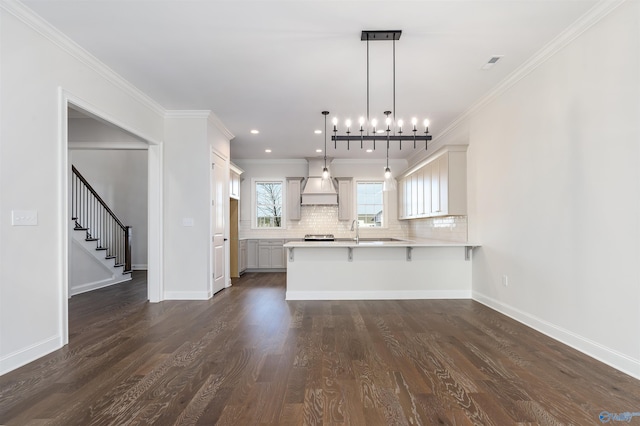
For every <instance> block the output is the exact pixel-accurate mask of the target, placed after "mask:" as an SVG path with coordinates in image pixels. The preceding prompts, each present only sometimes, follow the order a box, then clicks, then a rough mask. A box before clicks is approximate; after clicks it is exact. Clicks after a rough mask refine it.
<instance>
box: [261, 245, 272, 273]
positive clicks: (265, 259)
mask: <svg viewBox="0 0 640 426" xmlns="http://www.w3.org/2000/svg"><path fill="white" fill-rule="evenodd" d="M258 268H260V269H263V268H271V246H262V245H258Z"/></svg>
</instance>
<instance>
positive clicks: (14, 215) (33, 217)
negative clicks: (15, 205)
mask: <svg viewBox="0 0 640 426" xmlns="http://www.w3.org/2000/svg"><path fill="white" fill-rule="evenodd" d="M11 225H12V226H37V225H38V211H37V210H11Z"/></svg>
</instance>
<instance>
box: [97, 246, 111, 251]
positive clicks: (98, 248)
mask: <svg viewBox="0 0 640 426" xmlns="http://www.w3.org/2000/svg"><path fill="white" fill-rule="evenodd" d="M108 249H109V248H108V247H96V250H100V251H102V250H108Z"/></svg>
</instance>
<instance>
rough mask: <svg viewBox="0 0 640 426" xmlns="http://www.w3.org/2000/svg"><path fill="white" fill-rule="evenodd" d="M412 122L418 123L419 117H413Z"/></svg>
mask: <svg viewBox="0 0 640 426" xmlns="http://www.w3.org/2000/svg"><path fill="white" fill-rule="evenodd" d="M411 124H413V125H414V126H415V125H416V124H418V119H417V118H415V117H413V118H412V119H411Z"/></svg>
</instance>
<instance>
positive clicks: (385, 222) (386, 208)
mask: <svg viewBox="0 0 640 426" xmlns="http://www.w3.org/2000/svg"><path fill="white" fill-rule="evenodd" d="M361 183H376V184H380V185H381V188H384V179H366V178H362V179H355V180H354V188H353V190H354V197H353V208H354V213H355V214H354V216H355V218H356V219H358V206H359V200H358V186H359V185H360V184H361ZM381 192H382V222H381V224H380V226H367V225H360V226H361V229H386V228H388V227H389V218H388V217H387V216H388V214H389V205H388V204H389V203H388V200H387V198H388V197H387V195H386V193H385V191H384V190H383V189H381ZM358 220H359V219H358Z"/></svg>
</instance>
